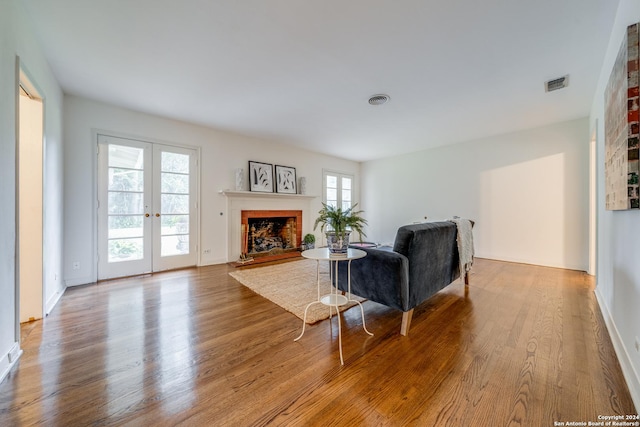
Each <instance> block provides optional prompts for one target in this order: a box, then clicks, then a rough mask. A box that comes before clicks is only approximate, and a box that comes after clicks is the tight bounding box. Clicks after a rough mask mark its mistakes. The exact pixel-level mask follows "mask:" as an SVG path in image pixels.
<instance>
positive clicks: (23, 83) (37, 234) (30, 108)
mask: <svg viewBox="0 0 640 427" xmlns="http://www.w3.org/2000/svg"><path fill="white" fill-rule="evenodd" d="M18 90H19V92H20V95H19V97H18V107H19V108H18V147H17V150H16V156H17V172H16V175H17V215H16V217H17V222H18V224H17V230H18V233H17V249H16V255H17V269H16V270H17V283H18V285H17V286H18V292H19V295H20V297H19V307H18V313H19V314H18V317H19V321H20V323H24V322H29V321H33V320H38V319H41V318H42V317H43V316H44V292H43V271H44V268H43V267H44V266H43V235H44V233H43V214H44V207H43V172H44V166H43V165H44V163H43V160H44V158H43V148H44V146H43V141H44V130H43V127H44V126H43V125H44V105H43V100H42V97H41V96H40V94H39V93H38V91H37V90H36V88H35V86H34V85H33V84H32V82H31V81H30V80H29V79H28V78H27V76H26V75H25V73H24V72H23V71H22V70H20V82H19V87H18Z"/></svg>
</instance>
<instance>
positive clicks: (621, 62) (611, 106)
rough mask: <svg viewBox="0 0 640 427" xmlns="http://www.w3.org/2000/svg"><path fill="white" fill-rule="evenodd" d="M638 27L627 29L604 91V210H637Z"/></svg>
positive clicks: (639, 130) (639, 133)
mask: <svg viewBox="0 0 640 427" xmlns="http://www.w3.org/2000/svg"><path fill="white" fill-rule="evenodd" d="M638 27H639V24H633V25H630V26H628V27H627V34H626V36H625V38H624V40H623V41H622V46H620V51H619V52H618V56H617V58H616V62H615V64H614V66H613V70H612V71H611V76H610V77H609V83H608V84H607V88H606V90H605V100H604V104H605V119H604V132H605V140H604V146H605V152H604V157H605V158H604V161H605V165H604V171H605V172H604V174H605V197H606V199H605V200H606V201H605V203H606V208H607V210H624V209H640V194H639V188H638V175H639V174H640V168H639V162H640V159H639V148H640V147H639V144H638V138H639V136H640V122H639V118H638V113H639V104H640V103H639V101H638V100H639V96H640V93H639V92H640V90H639V79H638V71H639V68H640V64H639V60H638V51H639V47H640V46H639V40H638Z"/></svg>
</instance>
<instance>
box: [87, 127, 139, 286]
mask: <svg viewBox="0 0 640 427" xmlns="http://www.w3.org/2000/svg"><path fill="white" fill-rule="evenodd" d="M98 142H99V179H98V181H99V189H98V191H99V200H100V205H99V208H98V222H99V225H98V229H99V231H98V245H99V248H100V250H99V251H98V252H99V262H98V279H108V278H112V277H121V276H129V275H134V274H142V273H148V272H150V271H151V241H150V239H151V226H152V223H151V220H150V218H149V216H150V214H149V211H150V209H149V208H150V206H151V184H152V182H151V174H150V170H151V164H152V162H151V155H152V150H151V145H150V144H147V143H143V142H139V141H130V140H125V139H121V138H114V137H107V136H103V135H100V136H99V139H98Z"/></svg>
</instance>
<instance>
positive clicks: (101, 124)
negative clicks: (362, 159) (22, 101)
mask: <svg viewBox="0 0 640 427" xmlns="http://www.w3.org/2000/svg"><path fill="white" fill-rule="evenodd" d="M64 105H65V114H64V125H65V144H66V150H65V212H66V215H65V250H64V253H65V261H64V266H65V268H64V270H65V281H66V284H67V285H79V284H84V283H90V282H94V281H95V280H96V277H97V272H96V268H95V266H96V253H97V246H96V233H97V230H96V206H95V200H96V178H97V176H96V141H95V135H94V132H95V130H101V131H105V133H109V132H113V133H115V134H116V135H120V136H133V137H138V138H140V139H142V140H147V141H150V142H165V143H168V144H178V145H189V146H193V147H200V149H201V177H200V182H201V189H200V203H201V227H200V254H201V262H200V264H201V265H207V264H216V263H223V262H226V261H227V259H226V258H227V242H226V227H227V217H226V216H227V212H226V209H227V200H226V197H224V196H223V195H220V194H218V191H219V190H223V189H234V188H235V169H236V168H239V167H241V168H244V169H245V171H247V168H248V161H249V160H256V161H261V162H265V163H272V164H280V165H284V166H292V167H294V168H296V173H297V176H298V177H301V176H305V177H307V193H308V194H310V195H317V196H318V197H317V199H314V200H313V201H312V202H311V211H312V212H314V214H315V212H317V211H318V210H319V209H320V207H321V204H320V202H321V199H322V191H321V190H322V187H321V185H322V182H321V181H322V169H323V168H330V169H335V170H339V171H344V172H347V173H351V174H354V175H355V176H356V181H357V178H358V176H359V173H360V164H359V163H357V162H352V161H348V160H344V159H338V158H335V157H330V156H325V155H321V154H317V153H312V152H309V151H305V150H301V149H297V148H293V147H291V146H287V145H283V144H278V143H276V142H272V141H265V140H258V139H255V138H249V137H245V136H240V135H235V134H231V133H226V132H222V131H217V130H214V129H211V128H207V127H202V126H197V125H194V124H189V123H184V122H180V121H175V120H170V119H166V118H162V117H158V116H152V115H148V114H143V113H139V112H134V111H131V110H126V109H123V108H118V107H114V106H111V105H106V104H102V103H98V102H95V101H92V100H88V99H84V98H79V97H75V96H66V97H65V103H64ZM247 190H248V184H247ZM314 218H315V217H314ZM305 223H307V221H305ZM311 231H312V230H308V229H306V230H303V232H304V233H307V232H311ZM205 249H210V250H211V252H210V253H209V254H206V255H205V254H203V251H204V250H205ZM73 262H79V263H80V270H75V271H74V270H73V269H72V264H73Z"/></svg>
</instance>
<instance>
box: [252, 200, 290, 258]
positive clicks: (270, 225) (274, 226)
mask: <svg viewBox="0 0 640 427" xmlns="http://www.w3.org/2000/svg"><path fill="white" fill-rule="evenodd" d="M301 227H302V211H269V210H262V211H242V229H243V236H242V238H243V246H242V247H243V251H242V252H243V253H245V254H246V255H247V256H250V257H252V258H261V257H273V256H279V255H282V254H287V253H291V252H297V251H299V246H300V242H301V238H302V236H301V234H302V229H301Z"/></svg>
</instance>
